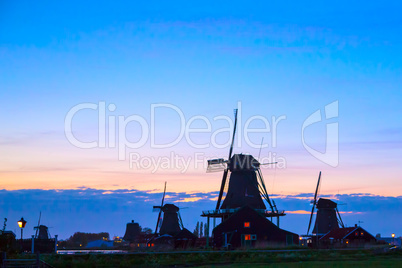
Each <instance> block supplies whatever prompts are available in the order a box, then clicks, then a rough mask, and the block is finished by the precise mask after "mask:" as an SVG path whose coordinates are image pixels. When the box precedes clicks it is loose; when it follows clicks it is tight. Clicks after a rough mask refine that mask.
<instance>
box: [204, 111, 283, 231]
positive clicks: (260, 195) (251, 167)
mask: <svg viewBox="0 0 402 268" xmlns="http://www.w3.org/2000/svg"><path fill="white" fill-rule="evenodd" d="M236 126H237V109H236V110H235V122H234V129H233V135H232V143H231V145H230V149H229V156H228V159H227V160H225V159H223V158H219V159H212V160H208V168H207V171H209V172H211V171H222V170H223V176H222V182H221V187H220V191H219V195H218V201H217V203H216V208H215V210H213V211H203V214H202V215H201V216H203V217H208V220H209V218H210V217H211V218H221V219H222V221H223V220H225V219H227V218H228V217H229V216H230V215H232V214H233V213H234V212H235V211H236V210H238V209H240V208H241V207H243V206H250V207H251V208H253V209H255V210H257V211H258V212H260V214H262V215H263V216H265V217H270V218H271V220H272V218H273V217H276V218H277V225H279V217H280V216H284V215H285V213H284V211H281V212H280V211H278V209H277V208H276V205H275V202H273V200H271V199H270V198H269V195H268V192H267V189H266V187H265V183H264V179H263V176H262V172H261V170H260V166H261V165H267V164H275V163H265V164H260V163H259V162H258V161H257V159H255V158H254V157H253V156H252V155H244V154H234V155H232V153H233V145H234V140H235V134H236ZM229 173H230V177H229V181H228V180H227V178H228V175H229ZM225 189H227V191H225ZM225 192H226V195H225V197H224V200H223V202H222V199H223V195H224V193H225ZM263 199H265V201H266V202H267V204H268V205H269V209H268V210H267V207H266V205H265V204H264V201H263Z"/></svg>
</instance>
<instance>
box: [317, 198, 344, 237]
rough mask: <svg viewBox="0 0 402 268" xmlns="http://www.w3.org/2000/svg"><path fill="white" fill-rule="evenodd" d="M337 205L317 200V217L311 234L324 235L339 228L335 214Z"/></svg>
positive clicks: (326, 200) (327, 200) (332, 202)
mask: <svg viewBox="0 0 402 268" xmlns="http://www.w3.org/2000/svg"><path fill="white" fill-rule="evenodd" d="M336 209H337V204H336V203H335V202H334V201H332V200H330V199H325V198H320V199H318V202H317V217H316V220H315V225H314V228H313V232H312V233H313V234H316V235H324V234H326V233H328V232H329V231H332V230H334V229H338V228H339V223H338V217H337V215H336V214H337V213H336Z"/></svg>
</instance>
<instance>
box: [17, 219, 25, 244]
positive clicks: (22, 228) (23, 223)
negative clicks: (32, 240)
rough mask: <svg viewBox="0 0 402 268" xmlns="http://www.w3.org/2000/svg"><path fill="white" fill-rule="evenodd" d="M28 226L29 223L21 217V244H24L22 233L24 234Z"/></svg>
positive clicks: (19, 222) (19, 223) (19, 225)
mask: <svg viewBox="0 0 402 268" xmlns="http://www.w3.org/2000/svg"><path fill="white" fill-rule="evenodd" d="M26 224H27V221H26V220H24V218H23V217H21V220H19V221H18V227H20V228H21V242H22V232H23V230H24V228H25V225H26Z"/></svg>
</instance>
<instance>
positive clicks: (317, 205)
mask: <svg viewBox="0 0 402 268" xmlns="http://www.w3.org/2000/svg"><path fill="white" fill-rule="evenodd" d="M320 182H321V171H320V174H319V175H318V182H317V187H316V189H315V194H314V199H313V201H312V203H313V207H312V209H311V214H310V220H309V223H308V228H307V235H308V234H309V232H310V227H311V222H312V219H313V215H314V210H315V209H317V213H316V220H315V225H314V228H313V231H312V234H315V235H317V236H319V235H324V234H326V233H328V232H329V231H331V230H333V229H337V228H339V226H341V227H342V228H343V227H344V224H343V221H342V218H341V215H340V213H339V211H338V204H337V203H335V202H334V201H332V200H330V199H326V198H319V199H318V201H317V198H318V196H319V190H320Z"/></svg>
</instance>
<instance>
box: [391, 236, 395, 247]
mask: <svg viewBox="0 0 402 268" xmlns="http://www.w3.org/2000/svg"><path fill="white" fill-rule="evenodd" d="M391 236H392V245H393V246H395V234H394V233H392V235H391Z"/></svg>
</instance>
